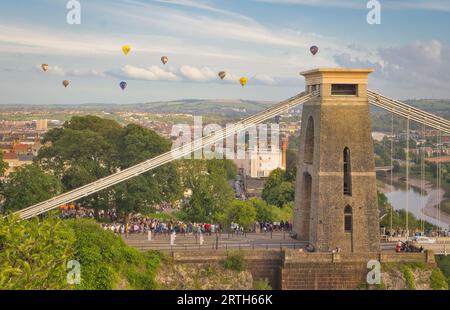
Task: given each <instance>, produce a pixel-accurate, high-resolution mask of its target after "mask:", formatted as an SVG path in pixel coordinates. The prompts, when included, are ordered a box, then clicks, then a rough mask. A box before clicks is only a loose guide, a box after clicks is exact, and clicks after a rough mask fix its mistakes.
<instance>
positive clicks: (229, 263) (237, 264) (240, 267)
mask: <svg viewBox="0 0 450 310" xmlns="http://www.w3.org/2000/svg"><path fill="white" fill-rule="evenodd" d="M223 266H224V267H225V269H229V270H234V271H237V272H241V271H244V270H245V261H244V257H243V256H242V255H241V254H239V253H234V254H230V255H228V257H227V258H226V259H225V261H224V262H223Z"/></svg>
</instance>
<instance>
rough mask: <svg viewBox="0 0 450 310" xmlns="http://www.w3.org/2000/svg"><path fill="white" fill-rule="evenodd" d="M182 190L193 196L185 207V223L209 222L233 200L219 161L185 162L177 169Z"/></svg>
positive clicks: (222, 164) (231, 191)
mask: <svg viewBox="0 0 450 310" xmlns="http://www.w3.org/2000/svg"><path fill="white" fill-rule="evenodd" d="M180 169H181V170H182V171H183V173H182V178H183V183H184V187H185V188H187V189H190V190H192V195H191V197H189V199H188V201H187V202H186V203H185V204H184V206H183V210H184V213H185V214H186V217H187V218H186V220H189V221H194V222H212V221H213V220H214V219H215V217H216V215H217V214H219V213H220V212H222V211H223V208H224V207H225V206H226V205H228V204H229V203H230V202H231V201H232V200H233V198H234V193H233V190H232V188H231V186H230V185H229V184H228V180H227V177H226V167H225V165H224V163H221V160H216V159H214V160H186V161H183V162H182V163H181V168H180Z"/></svg>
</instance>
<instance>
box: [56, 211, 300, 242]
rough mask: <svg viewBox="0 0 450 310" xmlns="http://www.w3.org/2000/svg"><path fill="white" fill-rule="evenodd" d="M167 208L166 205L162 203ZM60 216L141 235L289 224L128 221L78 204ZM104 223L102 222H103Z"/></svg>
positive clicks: (274, 228) (286, 226) (287, 226)
mask: <svg viewBox="0 0 450 310" xmlns="http://www.w3.org/2000/svg"><path fill="white" fill-rule="evenodd" d="M165 207H166V208H167V207H168V205H165ZM60 217H61V218H64V219H66V218H97V219H99V220H100V222H104V224H102V227H103V229H105V230H111V231H112V232H114V233H117V234H136V233H142V234H145V233H147V232H148V231H151V232H152V233H155V234H170V233H173V232H175V233H177V234H197V233H203V234H213V233H216V232H219V233H220V232H222V231H226V232H231V233H233V234H235V235H243V234H245V233H247V232H249V231H250V232H258V233H259V232H260V233H268V232H279V231H291V230H292V223H291V222H288V221H280V222H262V223H258V222H256V223H255V224H254V225H253V227H252V228H251V229H250V230H246V229H244V227H242V226H240V225H239V224H237V223H232V224H231V225H230V227H228V229H225V230H224V229H223V227H222V226H221V225H219V224H212V223H194V222H187V223H186V222H182V221H175V220H160V219H154V218H149V217H145V216H142V215H134V216H131V217H130V218H128V220H121V219H120V217H119V216H118V214H117V212H116V211H115V210H114V209H111V210H107V211H104V210H98V211H97V213H96V212H95V211H94V210H92V209H86V208H81V207H79V206H75V205H70V206H65V207H62V208H60ZM105 222H106V223H105Z"/></svg>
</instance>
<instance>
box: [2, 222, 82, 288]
mask: <svg viewBox="0 0 450 310" xmlns="http://www.w3.org/2000/svg"><path fill="white" fill-rule="evenodd" d="M74 241H75V235H74V232H73V230H72V229H71V228H70V227H69V226H68V225H66V223H64V222H62V221H61V220H59V219H57V218H53V217H50V218H48V219H46V220H44V221H39V220H38V219H32V220H27V221H18V218H17V216H13V215H10V216H8V217H6V218H3V217H0V290H1V289H21V290H38V289H68V288H70V287H69V285H68V284H67V281H66V276H67V270H66V264H67V262H68V261H69V260H72V259H73V244H74Z"/></svg>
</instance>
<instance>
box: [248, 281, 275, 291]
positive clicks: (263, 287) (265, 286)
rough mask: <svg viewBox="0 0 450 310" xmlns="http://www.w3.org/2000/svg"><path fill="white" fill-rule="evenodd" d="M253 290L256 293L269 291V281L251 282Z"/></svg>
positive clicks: (270, 288)
mask: <svg viewBox="0 0 450 310" xmlns="http://www.w3.org/2000/svg"><path fill="white" fill-rule="evenodd" d="M253 289H254V290H258V291H270V290H272V287H271V286H270V283H269V280H267V278H266V279H263V280H258V281H254V282H253Z"/></svg>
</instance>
